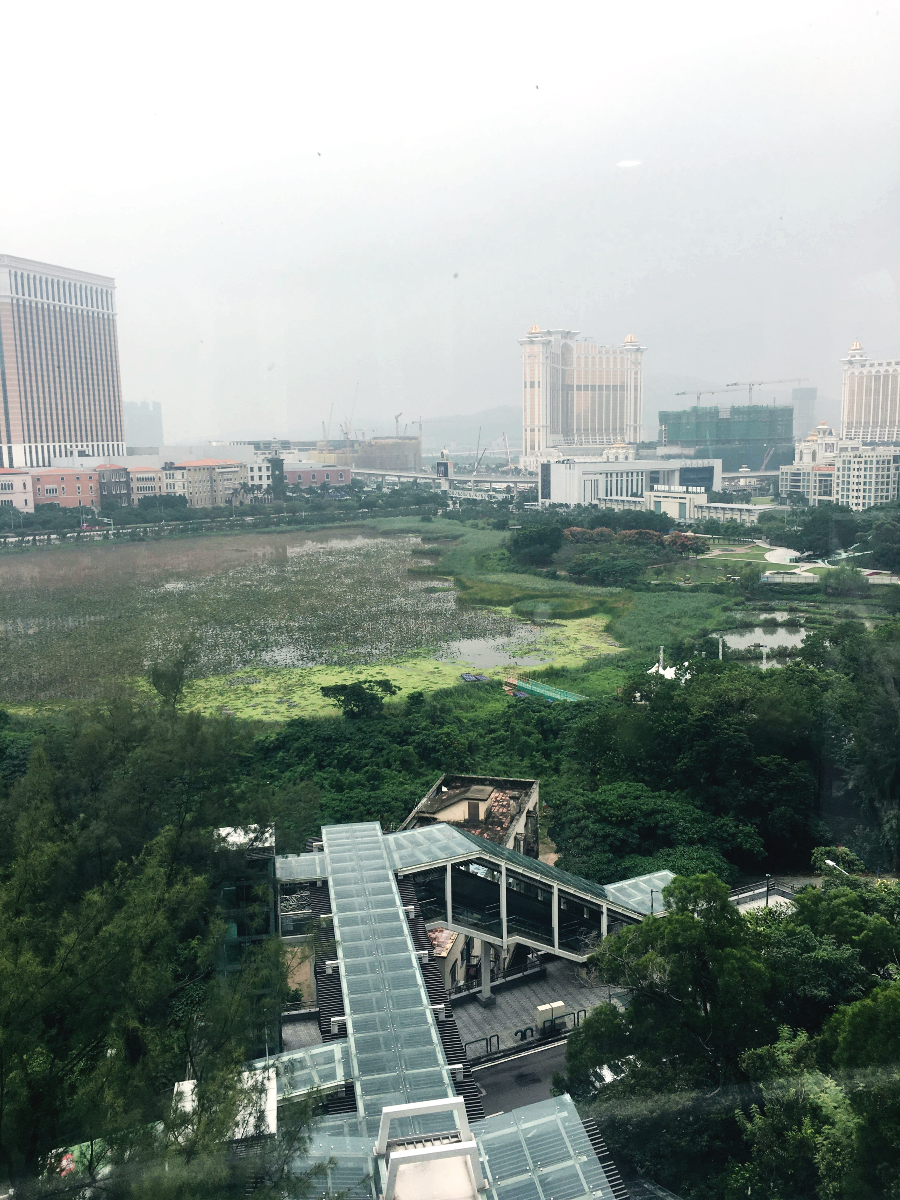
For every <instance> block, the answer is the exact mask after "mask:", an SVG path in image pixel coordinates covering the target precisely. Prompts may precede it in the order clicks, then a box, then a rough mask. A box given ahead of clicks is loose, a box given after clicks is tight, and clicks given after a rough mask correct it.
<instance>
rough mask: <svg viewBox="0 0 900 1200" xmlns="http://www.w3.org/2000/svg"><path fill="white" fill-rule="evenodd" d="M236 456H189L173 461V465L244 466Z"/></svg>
mask: <svg viewBox="0 0 900 1200" xmlns="http://www.w3.org/2000/svg"><path fill="white" fill-rule="evenodd" d="M243 465H244V464H243V463H242V462H239V461H238V459H236V458H189V459H183V460H182V461H181V462H176V463H172V466H173V467H176V468H177V467H242V466H243Z"/></svg>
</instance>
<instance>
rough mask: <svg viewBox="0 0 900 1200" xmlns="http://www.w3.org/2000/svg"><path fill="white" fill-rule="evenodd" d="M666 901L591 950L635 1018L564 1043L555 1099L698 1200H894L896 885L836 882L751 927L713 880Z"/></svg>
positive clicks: (595, 1022)
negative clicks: (581, 1112) (571, 1098)
mask: <svg viewBox="0 0 900 1200" xmlns="http://www.w3.org/2000/svg"><path fill="white" fill-rule="evenodd" d="M664 897H665V906H666V915H665V917H664V918H662V919H658V920H655V921H645V922H644V923H643V924H641V925H639V926H634V927H632V928H629V929H626V930H625V931H623V932H622V933H620V934H619V935H617V936H616V937H614V938H609V939H608V940H607V941H606V942H604V943H603V944H602V945H601V946H600V947H599V948H598V950H597V951H595V953H594V955H593V958H592V961H593V964H594V966H595V968H596V970H597V972H598V975H599V978H600V979H601V980H602V981H603V982H605V983H608V984H611V985H618V986H623V987H627V988H628V989H629V1000H628V1004H627V1005H626V1006H625V1007H624V1008H620V1007H617V1006H615V1005H612V1004H604V1005H601V1006H600V1007H599V1008H597V1009H595V1010H594V1011H593V1012H592V1013H590V1014H589V1016H588V1018H587V1020H586V1021H585V1022H584V1023H583V1024H582V1025H581V1027H580V1028H579V1029H577V1030H576V1031H575V1032H574V1033H572V1035H571V1036H570V1038H569V1040H568V1043H567V1047H566V1075H565V1077H564V1078H559V1079H558V1080H557V1083H558V1085H559V1086H560V1087H568V1088H569V1089H571V1090H572V1091H573V1093H574V1094H575V1095H576V1096H578V1097H579V1098H580V1100H581V1102H582V1103H583V1104H586V1105H588V1106H589V1107H590V1109H591V1110H592V1111H593V1112H594V1113H595V1114H596V1116H597V1117H598V1119H599V1120H600V1121H601V1122H602V1126H603V1128H604V1130H605V1133H606V1137H607V1140H608V1141H610V1142H611V1143H612V1145H613V1147H614V1151H616V1152H619V1153H620V1154H621V1155H623V1156H625V1157H626V1158H628V1159H629V1160H630V1161H631V1162H632V1163H634V1164H635V1165H637V1166H639V1167H641V1169H643V1170H646V1171H647V1172H648V1173H649V1174H650V1175H651V1176H652V1177H653V1178H655V1179H658V1180H660V1181H661V1182H663V1183H665V1184H668V1185H669V1186H671V1187H673V1188H674V1189H675V1190H677V1191H678V1192H679V1193H680V1194H683V1195H686V1196H688V1197H691V1198H692V1200H693V1198H695V1197H696V1198H697V1200H700V1198H701V1197H704V1198H705V1197H713V1196H727V1197H729V1200H737V1198H738V1197H741V1196H746V1195H750V1196H758V1197H760V1198H763V1197H765V1198H766V1200H773V1198H774V1200H793V1198H794V1197H798V1196H799V1197H808V1198H809V1200H826V1198H828V1197H846V1198H850V1197H854V1198H855V1197H876V1196H886V1195H893V1194H894V1192H893V1191H892V1189H894V1188H896V1187H897V1186H898V1185H900V1167H898V1158H897V1153H896V1145H897V1133H896V1131H897V1128H898V1119H900V1037H898V1032H897V1031H898V1028H900V983H897V982H895V981H894V978H893V977H894V973H895V971H896V947H895V942H894V938H895V937H896V934H897V929H898V915H900V908H898V905H900V885H897V884H895V883H892V884H883V885H880V886H876V885H873V884H870V883H865V882H862V881H858V880H850V881H849V882H848V881H847V879H846V877H843V876H841V875H840V874H839V872H837V871H833V872H832V873H831V875H830V876H828V877H827V878H826V881H825V887H824V889H822V890H819V889H814V888H811V889H808V890H807V891H804V892H801V893H798V895H797V898H796V906H795V907H794V908H793V909H791V910H785V909H773V908H769V909H764V910H762V911H761V912H758V913H755V914H750V915H749V916H747V917H744V916H741V915H740V914H739V913H738V912H737V910H736V909H735V908H734V907H733V906H732V905H731V904H730V903H729V901H728V893H727V889H726V888H725V887H724V886H723V885H722V884H721V883H720V882H719V881H718V880H717V879H715V877H714V876H712V875H698V876H695V877H693V878H690V879H686V878H680V879H676V880H675V882H674V883H673V884H672V885H670V887H668V888H667V889H666V890H665V893H664ZM879 979H883V982H879Z"/></svg>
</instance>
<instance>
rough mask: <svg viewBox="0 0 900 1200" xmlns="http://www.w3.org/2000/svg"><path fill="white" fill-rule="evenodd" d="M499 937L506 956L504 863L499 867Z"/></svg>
mask: <svg viewBox="0 0 900 1200" xmlns="http://www.w3.org/2000/svg"><path fill="white" fill-rule="evenodd" d="M500 936H501V937H502V938H503V953H504V954H506V863H502V864H501V866H500Z"/></svg>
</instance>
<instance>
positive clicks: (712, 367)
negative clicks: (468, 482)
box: [0, 0, 900, 440]
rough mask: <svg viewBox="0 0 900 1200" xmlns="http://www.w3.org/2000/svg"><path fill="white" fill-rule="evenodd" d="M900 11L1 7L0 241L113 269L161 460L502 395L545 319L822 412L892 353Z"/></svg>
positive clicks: (814, 7)
mask: <svg viewBox="0 0 900 1200" xmlns="http://www.w3.org/2000/svg"><path fill="white" fill-rule="evenodd" d="M898 7H900V6H898V3H885V0H871V2H867V0H858V2H857V3H856V4H849V3H847V0H842V2H841V3H836V2H833V0H795V2H792V0H779V2H770V0H754V3H746V2H741V0H738V2H736V3H730V4H725V3H722V0H715V2H714V3H705V2H699V0H683V2H682V3H680V4H672V3H671V2H665V3H663V2H649V0H648V2H638V3H634V2H632V3H621V2H617V3H615V4H613V3H608V2H599V3H598V2H594V3H574V4H568V5H558V6H553V5H547V4H546V3H540V4H538V3H533V2H519V3H515V4H512V3H493V4H491V3H487V4H484V3H479V4H475V3H465V2H464V3H455V4H452V5H435V4H431V5H427V4H423V3H421V2H420V3H416V4H412V3H396V2H391V0H387V3H383V4H380V5H373V4H371V3H367V4H359V3H344V4H340V5H338V4H331V5H329V4H324V5H323V4H321V3H318V4H315V5H313V4H306V3H294V4H286V3H280V2H274V3H264V4H247V3H242V4H240V5H237V4H230V3H218V2H217V3H215V4H212V3H190V2H188V3H186V4H185V3H179V4H174V3H168V2H166V0H163V2H161V3H157V4H154V5H139V4H122V3H121V0H117V2H116V3H92V2H91V0H85V2H81V3H78V4H71V3H68V2H67V3H66V4H65V5H63V4H60V3H55V2H52V0H51V3H49V4H43V5H26V4H18V5H7V6H5V7H4V15H3V40H4V45H5V52H4V54H3V60H2V61H3V67H2V80H3V92H4V96H5V113H6V116H5V120H4V124H3V146H4V156H3V180H4V186H3V188H2V192H0V251H2V252H6V253H11V254H19V255H23V256H26V257H31V258H37V259H42V260H45V261H48V262H51V263H60V264H63V265H67V266H72V267H79V268H83V269H86V270H92V271H97V272H100V273H105V274H109V275H114V276H115V278H116V280H117V283H118V307H119V337H120V344H121V356H122V374H123V386H124V393H125V398H126V399H128V400H140V399H144V398H148V399H152V400H159V401H161V402H162V405H163V413H164V418H165V424H166V434H167V438H169V439H170V440H175V439H176V438H181V439H185V438H190V437H199V436H201V435H212V436H243V435H256V436H268V435H273V434H277V435H279V436H282V437H284V436H301V435H304V434H307V433H309V432H313V431H314V430H315V429H316V428H320V422H321V421H322V420H323V419H325V420H327V419H328V415H329V411H330V410H331V408H332V405H333V408H334V416H333V432H335V433H336V432H337V424H338V421H339V420H340V419H342V418H343V417H345V416H349V415H350V414H351V412H352V415H353V424H354V426H355V427H356V428H369V429H371V428H372V427H373V426H374V425H375V424H376V423H377V424H378V425H379V426H380V427H381V428H382V430H383V431H385V430H386V428H387V423H388V422H389V421H390V417H391V416H392V414H393V413H395V412H399V411H402V412H403V414H404V417H403V418H402V420H401V424H404V423H405V422H406V421H407V420H411V419H415V418H417V417H418V416H419V415H420V414H421V415H423V416H426V417H427V416H436V415H442V414H447V413H456V412H473V411H476V410H479V409H482V408H489V407H493V406H496V405H500V404H510V403H512V404H515V403H518V400H519V395H520V388H519V354H520V351H519V347H518V345H517V344H516V339H517V338H518V337H519V336H521V334H522V333H523V332H524V331H525V330H526V329H527V328H528V326H529V325H531V323H532V321H537V322H538V323H539V324H540V325H541V326H557V327H558V326H567V327H570V328H575V329H580V330H582V331H583V332H585V333H588V334H591V335H592V336H595V337H597V338H599V339H601V340H604V341H606V340H608V341H612V342H618V341H621V339H622V338H623V337H624V336H625V335H626V334H627V333H629V332H634V334H635V335H636V336H637V337H638V338H639V339H640V340H641V341H642V342H643V343H644V344H645V345H646V346H647V353H646V356H645V370H646V372H647V374H648V375H656V376H669V375H671V376H694V377H699V378H703V379H713V380H721V381H723V382H728V381H730V380H732V379H741V380H744V379H750V378H755V379H778V378H781V377H785V376H806V377H808V378H809V379H810V381H811V382H813V383H816V384H818V386H819V389H820V392H822V393H824V394H825V395H831V396H836V395H837V394H838V393H839V388H840V366H839V359H840V357H841V355H842V354H843V353H844V352H845V350H846V348H847V347H848V346H849V344H850V342H851V341H852V340H853V339H854V338H859V339H860V340H861V341H862V343H863V345H864V346H865V348H866V349H868V350H871V351H872V352H873V353H875V354H878V355H889V356H891V357H896V356H897V355H900V302H898V282H900V238H898V212H900V206H898V200H900V197H898V159H900V142H898V137H897V128H898V125H897V118H898V107H900V105H898V100H900V76H898V72H897V66H896V63H897V40H898V33H900V12H898ZM770 391H771V389H770ZM769 398H771V397H769Z"/></svg>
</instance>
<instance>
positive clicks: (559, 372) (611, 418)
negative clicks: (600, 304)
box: [519, 325, 645, 470]
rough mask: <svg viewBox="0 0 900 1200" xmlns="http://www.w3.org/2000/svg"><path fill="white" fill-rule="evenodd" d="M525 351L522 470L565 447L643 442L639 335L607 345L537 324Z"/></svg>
mask: <svg viewBox="0 0 900 1200" xmlns="http://www.w3.org/2000/svg"><path fill="white" fill-rule="evenodd" d="M519 345H520V346H521V347H522V447H523V450H522V466H523V467H526V468H527V469H532V470H534V469H536V467H537V464H538V462H540V461H541V459H542V458H546V457H547V455H548V453H551V452H553V451H554V450H556V449H557V448H561V447H566V446H572V447H581V446H598V447H599V446H610V445H612V444H614V443H615V442H626V443H631V444H632V445H634V444H635V443H637V442H639V441H640V438H641V420H642V409H643V394H642V378H641V376H642V359H643V352H644V349H645V347H643V346H641V345H639V344H638V341H637V339H636V338H635V337H634V335H633V334H631V333H629V335H628V337H627V338H626V339H625V341H624V342H623V343H622V345H621V346H601V345H599V343H597V342H594V341H591V340H590V339H588V338H582V337H580V336H579V335H578V333H577V331H575V330H572V329H543V330H542V329H540V328H539V327H538V326H537V325H532V327H531V329H529V331H528V333H527V334H526V335H525V337H523V338H520V340H519ZM557 452H558V451H557Z"/></svg>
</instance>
